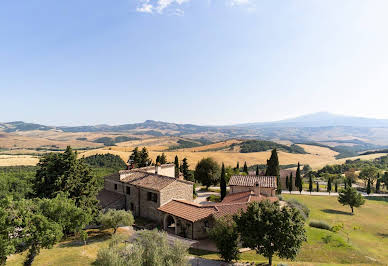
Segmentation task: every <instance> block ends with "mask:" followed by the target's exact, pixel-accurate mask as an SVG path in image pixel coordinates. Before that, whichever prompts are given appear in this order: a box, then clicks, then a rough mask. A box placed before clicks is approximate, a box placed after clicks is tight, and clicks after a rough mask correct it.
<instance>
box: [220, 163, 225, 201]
mask: <svg viewBox="0 0 388 266" xmlns="http://www.w3.org/2000/svg"><path fill="white" fill-rule="evenodd" d="M220 189H221V201H222V200H223V199H224V198H225V196H226V177H225V165H224V163H222V168H221V180H220Z"/></svg>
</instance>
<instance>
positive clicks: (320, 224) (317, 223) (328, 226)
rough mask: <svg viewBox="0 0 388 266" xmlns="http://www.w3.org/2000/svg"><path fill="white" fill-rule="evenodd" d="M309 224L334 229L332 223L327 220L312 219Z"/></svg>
mask: <svg viewBox="0 0 388 266" xmlns="http://www.w3.org/2000/svg"><path fill="white" fill-rule="evenodd" d="M309 226H310V227H315V228H319V229H324V230H328V231H331V229H332V227H331V225H329V224H328V223H327V222H325V221H316V220H312V221H310V223H309Z"/></svg>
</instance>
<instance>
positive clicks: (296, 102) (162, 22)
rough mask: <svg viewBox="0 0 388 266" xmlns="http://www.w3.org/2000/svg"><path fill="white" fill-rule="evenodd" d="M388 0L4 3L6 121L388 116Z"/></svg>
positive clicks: (0, 72) (1, 62) (1, 66)
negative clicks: (321, 114) (326, 114)
mask: <svg viewBox="0 0 388 266" xmlns="http://www.w3.org/2000/svg"><path fill="white" fill-rule="evenodd" d="M387 8H388V1H385V0H381V1H378V0H373V1H364V0H348V1H346V0H341V1H338V0H324V1H315V0H314V1H310V0H304V1H298V0H289V1H273V0H267V1H265V0H156V1H155V0H148V1H147V0H115V1H108V0H105V1H103V0H93V1H91V0H82V1H79V0H66V1H52V0H39V1H38V0H20V1H14V0H3V1H1V2H0V48H1V49H0V92H1V94H0V95H1V101H0V121H13V120H23V121H29V122H39V123H44V124H49V125H85V124H101V123H107V124H122V123H132V122H141V121H144V120H146V119H154V120H162V121H168V122H178V123H196V124H233V123H245V122H258V121H271V120H279V119H284V118H289V117H294V116H298V115H301V114H307V113H313V112H318V111H330V112H334V113H339V114H346V115H357V116H366V117H376V118H388V104H387V102H388V101H387V100H388V86H387V84H388V51H387V47H388V34H387V32H388V29H387V25H388V16H386V10H388V9H387Z"/></svg>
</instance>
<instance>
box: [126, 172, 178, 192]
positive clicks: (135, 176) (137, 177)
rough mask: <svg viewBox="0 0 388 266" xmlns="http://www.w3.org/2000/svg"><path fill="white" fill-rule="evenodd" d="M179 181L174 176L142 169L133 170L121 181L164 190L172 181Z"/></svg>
mask: <svg viewBox="0 0 388 266" xmlns="http://www.w3.org/2000/svg"><path fill="white" fill-rule="evenodd" d="M175 181H177V179H176V178H174V177H169V176H162V175H157V174H151V173H147V172H141V171H132V172H131V173H129V174H127V176H125V177H124V178H123V179H121V182H123V183H127V184H131V185H134V186H138V187H142V188H148V189H151V190H156V191H159V190H162V189H163V188H165V187H167V186H168V185H170V184H171V183H173V182H175Z"/></svg>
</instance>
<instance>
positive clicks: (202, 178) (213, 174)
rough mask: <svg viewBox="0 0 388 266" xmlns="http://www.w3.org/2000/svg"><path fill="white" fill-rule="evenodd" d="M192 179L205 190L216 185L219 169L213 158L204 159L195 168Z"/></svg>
mask: <svg viewBox="0 0 388 266" xmlns="http://www.w3.org/2000/svg"><path fill="white" fill-rule="evenodd" d="M194 177H195V180H197V181H199V182H201V184H202V185H204V186H206V187H207V188H208V187H210V186H211V185H216V184H217V183H218V181H219V177H220V167H219V166H218V164H217V162H216V161H215V160H214V159H213V158H204V159H202V160H201V161H199V162H198V164H197V166H196V167H195V172H194Z"/></svg>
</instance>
